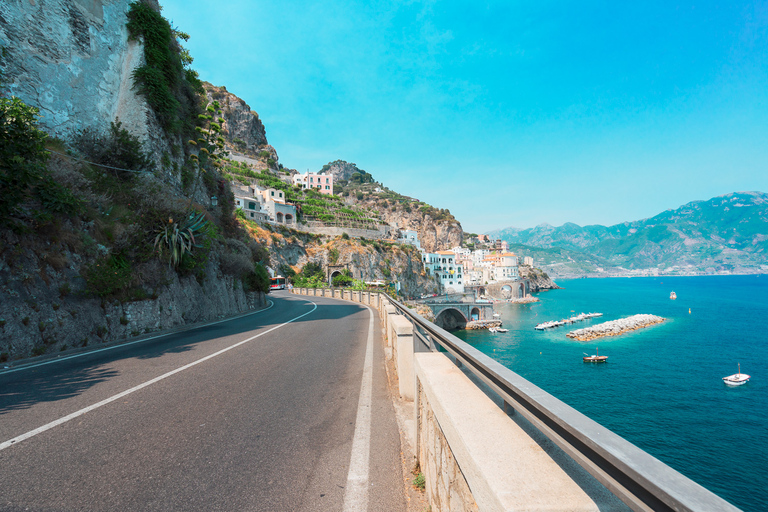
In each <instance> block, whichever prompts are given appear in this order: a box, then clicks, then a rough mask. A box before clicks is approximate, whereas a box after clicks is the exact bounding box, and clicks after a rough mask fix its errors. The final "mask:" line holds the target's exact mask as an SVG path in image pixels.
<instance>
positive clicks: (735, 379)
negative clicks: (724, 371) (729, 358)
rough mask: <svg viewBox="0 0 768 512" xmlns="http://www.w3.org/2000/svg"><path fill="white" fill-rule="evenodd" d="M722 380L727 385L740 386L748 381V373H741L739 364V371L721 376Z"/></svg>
mask: <svg viewBox="0 0 768 512" xmlns="http://www.w3.org/2000/svg"><path fill="white" fill-rule="evenodd" d="M723 382H725V383H726V384H728V385H729V386H741V385H742V384H746V383H747V382H749V375H747V374H746V373H741V364H739V373H734V374H733V375H729V376H727V377H723Z"/></svg>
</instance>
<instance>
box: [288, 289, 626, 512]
mask: <svg viewBox="0 0 768 512" xmlns="http://www.w3.org/2000/svg"><path fill="white" fill-rule="evenodd" d="M337 292H341V290H335V291H334V294H333V296H335V297H341V295H340V293H337ZM347 292H348V295H347V294H345V296H346V297H349V298H350V299H353V300H355V301H356V302H360V303H364V304H370V305H371V306H372V307H375V309H376V310H377V311H378V312H379V318H380V319H381V323H382V334H383V335H384V340H385V353H386V354H387V357H392V358H393V359H394V363H395V364H394V367H395V371H396V373H397V377H398V383H399V389H398V391H399V393H400V396H401V397H402V398H403V399H404V400H405V401H406V403H408V402H409V401H411V402H412V403H413V404H414V414H415V422H414V426H413V430H414V432H407V433H406V435H409V434H410V438H411V440H412V441H413V442H415V446H416V448H415V449H416V452H417V453H416V456H417V457H418V462H419V466H420V468H421V471H422V472H423V473H424V477H425V482H426V493H427V499H428V501H429V506H430V507H431V508H430V509H431V510H432V511H433V512H441V511H457V510H460V511H477V510H483V511H486V510H488V511H511V510H526V511H552V510H569V511H574V512H601V511H611V512H614V511H622V512H624V511H628V510H629V508H628V507H626V506H625V505H624V504H623V503H621V502H620V501H619V500H618V498H616V497H615V496H613V495H612V494H610V493H609V492H608V491H607V490H606V489H605V488H604V487H602V486H599V484H598V486H599V487H600V490H597V491H596V490H595V488H593V487H590V486H588V485H585V484H584V482H585V480H584V477H583V476H578V477H575V476H574V475H575V470H574V469H573V468H568V467H564V466H563V464H562V460H559V461H557V462H556V461H555V460H554V459H553V458H552V456H551V455H550V453H549V452H547V451H545V450H544V449H542V445H541V444H540V442H539V441H537V440H534V439H533V438H532V437H531V436H530V435H529V434H528V433H527V432H526V431H525V430H524V428H523V427H522V426H521V425H520V424H518V422H516V421H515V420H513V419H512V418H510V417H509V416H508V415H507V414H506V413H505V412H504V410H502V409H501V408H500V407H499V406H497V405H496V404H495V403H494V402H493V401H492V400H491V399H490V398H489V397H488V396H487V395H486V394H485V393H484V392H483V391H482V390H480V389H479V388H478V387H477V386H476V385H475V384H474V383H473V382H472V381H471V380H470V379H469V378H468V377H467V376H466V375H464V373H463V372H462V371H461V369H460V368H458V367H457V366H456V365H455V364H454V363H453V362H452V361H451V360H450V359H449V358H448V357H447V356H446V355H445V354H443V353H439V352H423V353H414V350H413V347H414V345H413V325H412V324H411V322H410V320H409V319H408V318H407V317H406V316H404V315H401V314H399V313H398V311H397V309H396V308H395V306H394V305H392V304H391V303H390V301H389V299H388V298H387V296H386V295H384V294H379V293H376V292H374V293H370V294H366V293H365V292H364V293H359V292H355V293H349V291H347ZM293 293H298V294H303V293H305V292H302V291H301V290H300V289H296V288H294V290H293ZM407 430H411V428H408V429H407ZM587 478H588V479H589V478H591V477H587ZM576 479H578V480H579V482H580V483H579V484H577V483H576ZM590 485H594V482H591V483H590Z"/></svg>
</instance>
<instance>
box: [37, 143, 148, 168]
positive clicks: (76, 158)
mask: <svg viewBox="0 0 768 512" xmlns="http://www.w3.org/2000/svg"><path fill="white" fill-rule="evenodd" d="M46 151H47V152H49V153H54V154H56V155H61V156H66V157H69V158H72V159H74V160H77V161H78V162H85V163H86V164H91V165H95V166H98V167H104V168H106V169H114V170H115V171H124V172H132V173H135V174H152V173H151V172H149V171H134V170H133V169H122V168H120V167H112V166H111V165H104V164H98V163H96V162H89V161H88V160H85V159H84V158H78V157H76V156H72V155H68V154H66V153H59V152H58V151H53V150H52V149H46Z"/></svg>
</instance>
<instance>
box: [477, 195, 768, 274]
mask: <svg viewBox="0 0 768 512" xmlns="http://www.w3.org/2000/svg"><path fill="white" fill-rule="evenodd" d="M488 235H490V236H492V237H493V238H500V239H502V240H506V241H507V242H509V243H510V247H511V248H512V250H514V251H515V252H518V253H520V254H522V255H530V256H533V258H534V260H535V264H536V266H540V267H542V268H544V269H545V270H547V271H548V272H549V273H550V274H551V275H554V276H567V275H584V274H598V275H599V274H643V273H645V274H649V273H650V274H654V273H657V272H658V273H660V274H692V273H757V272H762V273H768V194H766V193H763V192H736V193H733V194H726V195H724V196H718V197H714V198H712V199H709V200H708V201H693V202H691V203H688V204H686V205H683V206H681V207H680V208H677V209H674V210H667V211H665V212H662V213H660V214H658V215H656V216H655V217H651V218H650V219H643V220H638V221H634V222H624V223H622V224H616V225H614V226H600V225H593V226H584V227H581V226H578V225H576V224H573V223H566V224H563V225H562V226H559V227H554V226H551V225H549V224H541V225H539V226H536V227H535V228H529V229H519V228H514V227H509V228H505V229H501V230H496V231H491V232H489V233H488Z"/></svg>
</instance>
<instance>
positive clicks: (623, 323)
mask: <svg viewBox="0 0 768 512" xmlns="http://www.w3.org/2000/svg"><path fill="white" fill-rule="evenodd" d="M664 320H665V319H664V318H662V317H660V316H656V315H634V316H630V317H627V318H620V319H618V320H611V321H610V322H603V323H602V324H597V325H593V326H591V327H585V328H584V329H576V330H575V331H571V332H569V333H568V334H566V336H568V337H569V338H573V339H577V340H579V341H589V340H593V339H595V338H602V337H603V336H618V335H619V334H624V333H625V332H629V331H634V330H637V329H642V328H643V327H648V326H651V325H654V324H659V323H661V322H663V321H664Z"/></svg>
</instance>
